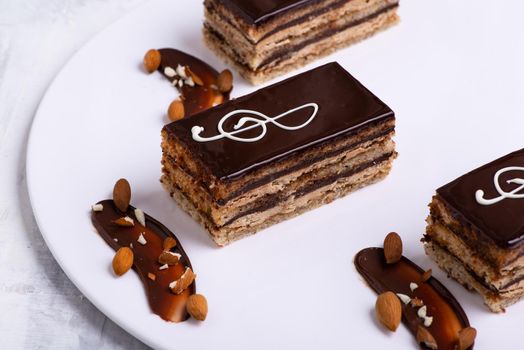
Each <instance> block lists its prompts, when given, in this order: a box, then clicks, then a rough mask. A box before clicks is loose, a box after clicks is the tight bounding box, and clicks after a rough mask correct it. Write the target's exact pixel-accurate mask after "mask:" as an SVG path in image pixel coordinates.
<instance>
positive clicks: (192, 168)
mask: <svg viewBox="0 0 524 350" xmlns="http://www.w3.org/2000/svg"><path fill="white" fill-rule="evenodd" d="M394 128H395V120H394V119H393V118H390V119H388V120H386V121H383V122H380V123H378V122H375V123H371V124H369V125H367V126H365V127H363V128H361V129H359V130H355V131H352V132H350V133H349V134H347V135H340V136H338V137H336V138H334V139H333V140H327V141H325V142H322V143H320V144H317V145H315V146H312V147H309V148H307V149H303V150H301V151H297V152H295V153H294V154H293V155H292V156H290V157H285V158H282V159H280V160H278V161H275V162H272V163H268V164H266V165H264V166H261V167H260V168H259V169H256V170H254V171H250V172H247V173H246V174H245V175H244V176H242V177H237V178H233V179H230V180H225V181H224V180H220V179H216V178H215V177H213V176H212V175H210V174H209V173H208V172H206V170H205V169H204V168H202V167H201V166H200V163H199V162H198V161H196V160H195V159H193V158H192V157H191V153H190V152H189V150H187V148H186V147H184V145H183V144H180V143H179V142H178V140H177V139H176V138H174V137H173V136H172V135H169V134H168V133H166V132H163V133H162V135H163V141H162V152H163V157H165V158H166V159H169V158H171V159H172V160H173V162H174V163H176V165H177V167H179V168H180V169H181V170H182V171H183V172H184V173H186V174H188V175H189V176H190V177H191V178H192V180H194V181H196V182H197V183H198V185H199V187H201V188H202V189H203V191H205V192H207V195H206V193H202V195H201V196H209V197H211V198H212V199H213V201H215V202H216V203H217V204H218V205H225V204H226V203H228V202H230V201H231V200H233V199H237V198H239V197H241V196H242V195H244V194H245V195H250V193H249V192H250V191H252V190H254V189H257V188H259V187H262V186H266V185H269V184H273V183H274V182H275V181H276V180H277V179H281V178H283V177H285V176H287V175H288V174H290V173H292V172H294V171H298V170H301V169H304V168H306V167H311V166H314V164H315V163H317V162H320V161H322V160H324V159H328V158H332V157H336V156H339V155H340V154H341V153H343V152H346V151H348V150H351V149H353V148H359V147H361V146H364V147H367V146H366V145H365V144H368V143H373V142H378V141H381V140H382V139H384V138H391V137H392V136H393V135H394ZM181 176H182V179H183V178H184V175H183V174H181ZM283 185H285V182H284V183H281V184H280V187H282V186H283ZM203 198H204V197H203Z"/></svg>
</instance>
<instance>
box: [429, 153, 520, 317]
mask: <svg viewBox="0 0 524 350" xmlns="http://www.w3.org/2000/svg"><path fill="white" fill-rule="evenodd" d="M523 213H524V149H523V150H520V151H517V152H514V153H511V154H509V155H507V156H504V157H502V158H500V159H497V160H495V161H494V162H491V163H489V164H487V165H485V166H482V167H480V168H478V169H476V170H473V171H472V172H470V173H468V174H466V175H464V176H462V177H460V178H458V179H456V180H455V181H453V182H451V183H449V184H447V185H445V186H443V187H441V188H439V189H438V190H437V194H436V195H435V196H434V197H433V201H432V202H431V204H430V216H429V217H428V219H427V222H428V226H427V230H426V235H425V236H424V239H423V242H424V246H425V250H426V253H427V254H428V255H429V256H430V257H432V258H433V259H434V260H435V261H436V263H437V264H438V265H439V266H440V267H441V268H442V269H444V270H445V271H447V273H448V274H449V275H450V276H451V277H453V278H455V279H456V280H457V281H459V282H460V283H462V284H463V285H464V286H466V287H467V288H469V289H472V290H475V291H477V292H478V293H480V294H481V295H482V297H483V298H484V302H485V303H486V305H487V306H488V307H489V309H490V310H491V311H493V312H501V311H504V309H505V308H506V307H507V306H509V305H511V304H513V303H515V302H517V301H518V300H520V299H521V298H522V297H523V296H524V245H523V244H522V242H523V238H524V215H523Z"/></svg>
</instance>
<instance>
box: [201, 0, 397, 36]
mask: <svg viewBox="0 0 524 350" xmlns="http://www.w3.org/2000/svg"><path fill="white" fill-rule="evenodd" d="M347 2H348V0H339V1H336V2H333V3H332V4H331V5H330V6H327V7H322V8H319V9H317V10H315V11H312V12H309V13H307V14H305V15H303V16H301V17H299V18H295V19H293V20H291V21H288V22H285V23H283V24H282V25H279V26H277V27H276V28H274V29H272V30H270V31H269V32H267V33H265V34H264V36H262V37H261V38H260V39H259V40H258V41H256V42H255V41H253V40H252V39H250V38H249V37H248V36H247V35H246V33H244V32H243V30H242V29H240V28H238V27H237V26H236V25H235V24H234V23H233V21H232V20H231V18H229V17H227V16H224V15H223V14H222V13H220V12H219V11H217V10H216V8H215V6H216V4H215V3H213V2H206V3H205V6H206V9H207V10H208V11H209V12H210V13H216V14H218V16H219V17H220V19H221V20H222V21H224V22H226V23H228V24H229V25H230V26H232V27H233V28H235V29H236V30H237V31H238V32H239V33H241V34H242V36H243V37H244V38H245V39H246V40H247V41H249V42H250V43H251V44H253V45H256V44H257V43H259V42H261V41H263V40H264V39H266V38H268V37H270V36H271V35H273V34H275V33H278V32H280V31H282V30H285V29H287V28H290V27H293V26H296V25H299V24H301V23H303V22H307V21H309V20H310V19H311V18H312V17H313V18H314V17H318V16H321V15H323V14H325V13H327V12H329V11H333V10H337V9H338V8H340V7H342V6H344V5H345V4H347ZM394 7H398V3H396V4H392V5H389V6H387V8H388V9H391V8H394ZM379 11H380V12H384V10H383V9H381V10H379ZM371 15H373V14H371ZM371 15H370V16H371ZM368 17H369V16H368ZM367 19H370V18H367ZM353 25H356V24H353ZM344 29H347V27H345V28H344ZM344 29H342V30H344Z"/></svg>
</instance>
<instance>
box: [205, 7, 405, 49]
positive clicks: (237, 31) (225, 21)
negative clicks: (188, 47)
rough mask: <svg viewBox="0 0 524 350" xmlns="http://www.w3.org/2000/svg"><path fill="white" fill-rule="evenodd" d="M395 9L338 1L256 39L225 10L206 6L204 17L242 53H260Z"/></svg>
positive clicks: (289, 19)
mask: <svg viewBox="0 0 524 350" xmlns="http://www.w3.org/2000/svg"><path fill="white" fill-rule="evenodd" d="M392 6H398V0H368V1H366V0H352V1H347V0H342V1H340V0H339V1H338V2H337V3H336V6H324V7H322V8H319V9H312V11H311V12H309V13H307V14H306V15H304V16H302V17H300V18H296V19H293V18H283V19H282V20H280V21H278V23H274V24H276V25H278V26H275V28H273V29H272V30H270V31H265V32H261V31H260V30H258V33H257V36H256V37H253V36H250V35H249V34H250V31H249V29H248V28H245V27H243V26H242V25H241V24H240V25H239V23H238V22H236V21H235V18H234V16H233V15H232V14H231V13H229V12H227V11H223V9H221V7H220V6H218V7H217V6H215V5H211V6H209V5H208V6H206V7H205V12H204V15H205V23H206V25H207V26H209V27H210V28H212V29H213V30H214V31H216V32H218V33H220V34H221V35H222V36H224V37H226V38H227V39H228V41H229V42H230V43H233V44H234V46H235V49H236V50H237V52H238V53H239V54H241V53H242V48H244V47H247V48H248V49H250V50H253V51H257V52H259V53H260V52H262V51H264V50H266V49H267V48H268V47H269V45H274V46H278V47H281V46H282V45H284V44H287V43H290V42H293V43H296V41H295V38H300V37H314V36H316V33H318V32H319V31H320V30H322V29H325V28H326V27H327V26H331V27H335V26H338V27H340V26H341V25H340V22H337V20H340V19H342V18H343V19H344V20H345V22H346V23H348V22H350V21H355V20H358V19H362V18H364V17H368V16H370V15H373V14H375V13H377V12H379V11H380V10H383V9H385V8H388V7H392ZM250 28H251V27H250Z"/></svg>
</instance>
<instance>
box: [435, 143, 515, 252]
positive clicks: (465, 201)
mask: <svg viewBox="0 0 524 350" xmlns="http://www.w3.org/2000/svg"><path fill="white" fill-rule="evenodd" d="M507 167H521V168H522V169H521V170H511V171H507V172H504V173H502V174H501V175H500V178H499V179H498V181H497V184H498V185H499V186H500V188H501V190H502V193H506V194H507V193H510V192H512V191H516V190H518V189H519V188H520V187H521V186H523V185H522V184H521V183H520V182H522V183H524V182H523V181H524V180H523V179H524V149H522V150H519V151H517V152H513V153H510V154H508V155H506V156H504V157H502V158H499V159H497V160H495V161H493V162H491V163H489V164H486V165H484V166H482V167H480V168H478V169H475V170H473V171H471V172H469V173H467V174H466V175H464V176H461V177H459V178H458V179H456V180H454V181H452V182H450V183H449V184H447V185H445V186H443V187H441V188H439V189H438V190H437V193H438V194H439V196H440V198H441V199H442V201H443V202H444V203H445V204H447V205H448V206H449V207H450V208H451V209H452V210H453V211H455V212H456V213H455V215H454V216H455V217H456V218H457V219H458V220H461V221H464V222H465V224H470V225H473V226H474V227H476V228H477V229H478V230H479V231H480V232H481V233H482V234H484V235H486V236H487V237H488V238H490V239H491V240H492V241H493V242H495V243H496V244H497V245H498V246H500V247H501V248H515V247H517V246H519V245H520V244H521V243H522V240H523V238H524V215H523V213H524V189H523V190H520V191H517V192H516V193H515V194H516V195H521V196H522V198H505V199H502V200H501V201H499V202H497V203H493V204H490V205H483V204H481V203H479V202H478V201H477V198H476V193H477V191H479V190H481V191H483V192H484V197H483V198H485V199H488V200H490V199H495V198H499V197H500V196H501V193H499V192H498V191H497V189H496V187H495V183H494V181H495V179H494V177H495V174H496V173H497V171H499V170H501V169H503V168H507ZM509 180H512V181H511V182H509V183H508V181H509Z"/></svg>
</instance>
